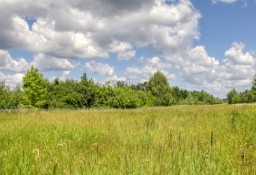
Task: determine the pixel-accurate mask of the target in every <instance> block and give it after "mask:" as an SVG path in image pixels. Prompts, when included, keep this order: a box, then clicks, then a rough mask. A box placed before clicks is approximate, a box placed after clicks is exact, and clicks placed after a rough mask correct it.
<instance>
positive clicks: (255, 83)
mask: <svg viewBox="0 0 256 175" xmlns="http://www.w3.org/2000/svg"><path fill="white" fill-rule="evenodd" d="M252 90H253V91H255V92H256V74H255V75H254V77H253V80H252Z"/></svg>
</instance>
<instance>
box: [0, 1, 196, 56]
mask: <svg viewBox="0 0 256 175" xmlns="http://www.w3.org/2000/svg"><path fill="white" fill-rule="evenodd" d="M0 4H1V6H0V7H4V8H0V11H1V14H0V15H1V16H2V18H1V19H0V24H1V26H2V27H1V29H0V40H1V41H3V42H1V43H0V48H4V49H13V48H24V49H28V50H30V51H33V52H36V53H44V54H48V55H51V56H55V57H65V58H67V57H72V58H73V57H77V58H106V57H108V56H109V55H108V52H111V51H113V49H111V45H112V44H113V43H112V41H118V42H119V43H121V45H119V46H118V47H120V48H115V49H117V50H115V49H114V50H115V52H116V53H117V55H118V58H119V59H123V60H128V59H130V58H132V57H134V56H135V54H136V53H135V49H134V48H133V47H136V48H139V47H144V46H151V47H152V48H153V49H154V51H155V52H156V53H158V54H161V55H165V54H174V53H180V52H183V50H184V49H186V48H187V47H189V46H190V45H191V43H192V42H193V40H194V39H196V38H198V36H199V33H198V21H199V19H200V13H199V12H198V11H196V10H195V9H194V7H193V5H192V3H191V2H190V1H188V0H181V1H179V2H177V3H173V4H169V5H167V4H166V3H163V1H159V0H147V1H146V0H130V1H129V3H128V2H126V1H124V0H123V1H118V2H117V1H114V0H99V1H97V2H95V1H92V0H85V1H81V0H77V1H75V2H74V1H71V0H68V1H60V0H56V1H47V2H45V1H42V0H39V1H32V0H22V1H19V2H15V3H14V2H13V1H1V2H0ZM23 17H33V18H35V19H36V22H35V23H34V24H33V26H32V30H31V31H30V30H29V27H28V24H27V23H26V21H25V20H24V19H23ZM6 21H8V22H6ZM10 21H11V22H10ZM122 44H125V45H122ZM127 46H128V47H130V48H129V49H128V48H122V47H127ZM120 49H124V50H122V51H120Z"/></svg>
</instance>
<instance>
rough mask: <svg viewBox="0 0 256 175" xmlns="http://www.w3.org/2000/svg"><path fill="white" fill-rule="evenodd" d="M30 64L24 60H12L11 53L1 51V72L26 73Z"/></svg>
mask: <svg viewBox="0 0 256 175" xmlns="http://www.w3.org/2000/svg"><path fill="white" fill-rule="evenodd" d="M28 66H29V64H28V62H27V61H26V60H25V59H24V58H18V59H17V60H16V59H14V58H12V57H11V55H10V54H9V52H7V51H4V50H0V70H11V71H15V72H20V71H25V70H26V69H27V68H28Z"/></svg>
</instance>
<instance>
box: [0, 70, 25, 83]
mask: <svg viewBox="0 0 256 175" xmlns="http://www.w3.org/2000/svg"><path fill="white" fill-rule="evenodd" d="M23 76H24V74H22V73H16V74H11V75H6V74H4V73H2V72H0V82H5V83H6V84H8V85H10V86H11V87H15V86H16V85H17V84H20V83H21V82H22V78H23Z"/></svg>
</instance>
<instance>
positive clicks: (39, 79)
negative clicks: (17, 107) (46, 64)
mask: <svg viewBox="0 0 256 175" xmlns="http://www.w3.org/2000/svg"><path fill="white" fill-rule="evenodd" d="M22 88H23V94H22V99H23V101H22V103H23V105H25V106H26V107H28V108H30V107H32V108H33V107H36V108H45V107H47V100H46V99H47V87H46V80H45V79H44V77H43V75H42V74H41V73H39V72H38V69H37V68H36V67H34V66H32V67H31V68H30V69H29V70H28V71H27V73H26V74H25V76H24V77H23V84H22Z"/></svg>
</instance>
